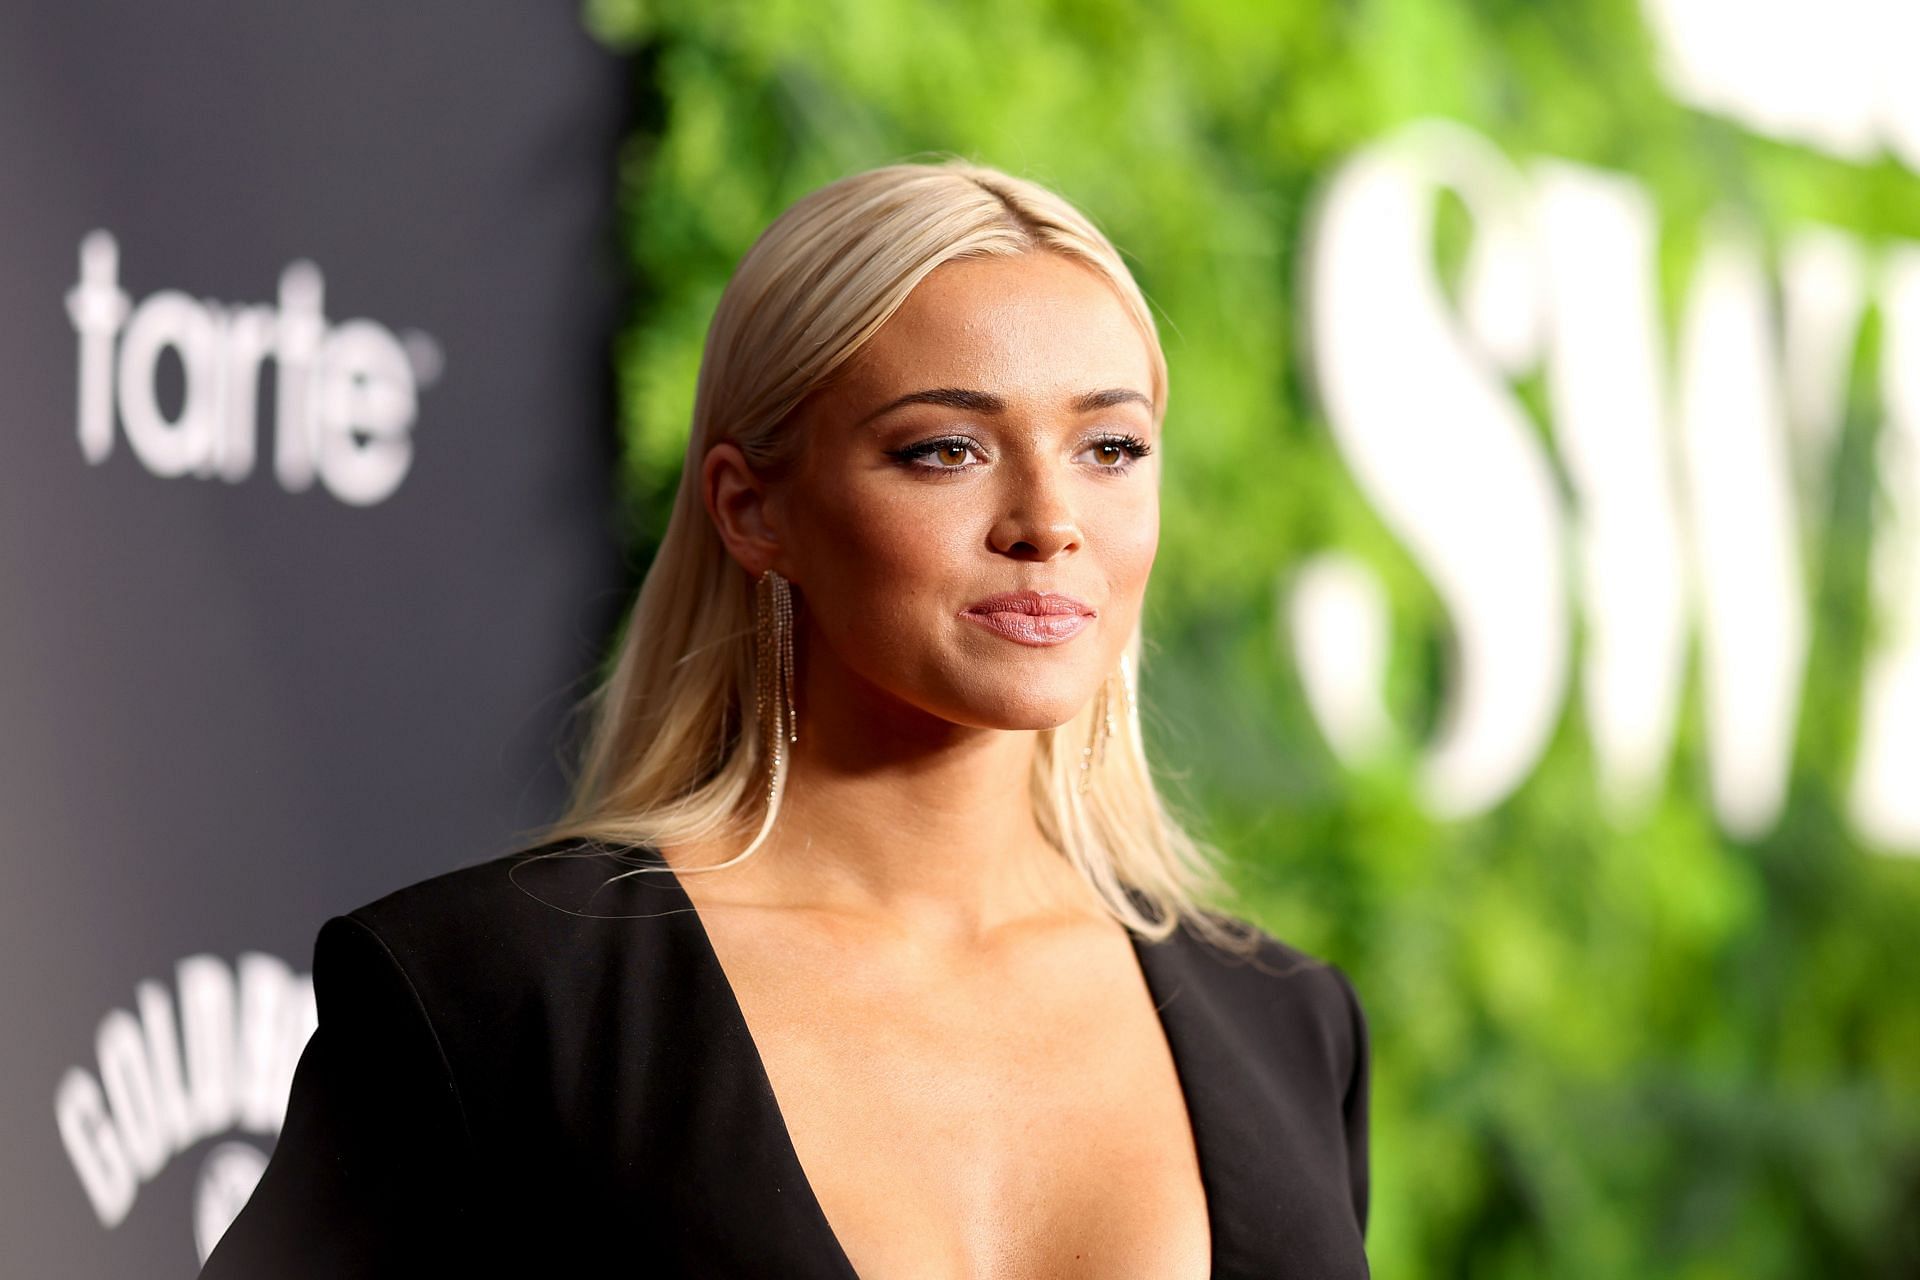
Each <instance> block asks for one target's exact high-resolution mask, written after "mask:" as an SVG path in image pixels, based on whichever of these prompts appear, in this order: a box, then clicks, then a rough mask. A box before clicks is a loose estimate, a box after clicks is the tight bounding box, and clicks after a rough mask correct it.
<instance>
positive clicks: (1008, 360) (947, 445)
mask: <svg viewBox="0 0 1920 1280" xmlns="http://www.w3.org/2000/svg"><path fill="white" fill-rule="evenodd" d="M1151 370H1152V366H1151V364H1150V362H1149V357H1148V349H1147V345H1146V339H1145V338H1144V337H1143V336H1142V335H1141V334H1140V332H1139V331H1138V330H1137V329H1136V328H1135V327H1134V325H1133V323H1132V322H1131V321H1130V320H1129V319H1128V316H1127V313H1126V311H1125V310H1124V309H1123V307H1122V306H1121V304H1120V301H1119V299H1118V297H1116V296H1115V294H1114V292H1113V290H1112V289H1111V288H1110V287H1109V286H1108V285H1107V284H1106V283H1105V282H1104V281H1103V280H1102V279H1101V278H1100V277H1099V276H1098V275H1096V274H1095V273H1094V272H1093V270H1092V269H1091V268H1088V267H1085V266H1082V265H1081V264H1079V263H1077V262H1074V261H1073V260H1071V259H1069V258H1065V257H1062V256H1060V255H1057V254H1051V253H1029V254H1024V255H1021V256H1018V257H1011V258H978V259H963V260H960V261H956V262H950V263H947V264H945V265H943V266H941V267H939V268H937V269H936V270H935V271H934V272H933V273H932V274H931V275H929V276H928V277H927V278H926V279H925V280H924V281H922V282H921V284H920V285H919V286H918V287H917V288H916V289H915V290H914V291H913V293H912V295H911V296H910V297H909V298H908V299H907V301H906V303H905V304H904V305H903V306H902V307H901V308H900V310H899V311H898V312H896V313H895V314H894V316H893V317H892V318H891V319H890V320H889V321H888V322H887V323H886V325H885V326H884V327H882V328H881V330H880V331H879V332H878V333H877V334H875V335H874V337H873V338H872V339H871V340H870V341H869V342H868V343H867V345H866V346H865V347H864V348H863V349H862V350H861V352H860V353H859V355H858V356H857V357H856V358H855V359H854V360H853V361H852V362H850V364H849V365H848V367H847V368H845V369H844V370H843V371H842V373H841V375H840V376H839V377H838V378H836V379H835V380H834V381H833V382H832V383H831V384H830V385H829V386H828V387H826V388H824V389H823V390H822V391H820V392H819V393H818V394H816V395H815V396H814V397H812V398H811V399H810V400H809V401H808V402H807V403H806V404H805V405H803V406H802V408H801V410H800V413H799V421H798V423H797V425H798V427H799V429H800V430H801V432H802V433H803V435H802V450H801V458H800V461H799V462H798V464H797V465H796V467H795V468H794V469H793V471H792V472H790V473H789V474H788V475H787V476H786V477H785V478H784V479H782V480H780V481H779V482H777V483H776V484H774V485H770V486H769V491H768V507H767V517H768V519H769V522H770V524H772V525H773V526H774V527H775V528H776V529H777V530H778V531H779V537H780V545H781V550H780V553H779V555H778V556H777V558H776V560H775V563H776V565H777V566H778V567H780V568H781V570H782V572H784V573H786V574H787V576H788V577H790V578H791V579H792V580H793V581H794V583H795V585H796V587H797V588H798V590H799V593H800V597H801V600H802V608H801V611H800V613H801V619H802V622H803V624H804V626H805V628H806V630H805V632H804V636H803V644H804V645H805V649H804V651H803V653H802V655H801V657H800V665H801V667H802V672H801V674H802V676H803V677H805V679H806V686H807V687H809V688H822V687H823V682H822V681H820V680H816V679H815V678H814V676H822V677H826V680H825V682H824V687H825V688H833V687H834V685H835V684H843V691H844V685H857V684H860V683H864V684H865V685H868V686H871V690H861V692H863V693H865V692H870V691H878V692H881V693H883V694H889V695H891V696H892V697H893V698H894V699H897V700H898V701H900V702H903V703H906V704H909V705H911V706H913V707H917V708H919V709H920V710H921V711H924V712H926V713H928V714H931V715H934V716H938V717H940V718H942V719H945V720H947V721H950V722H953V723H956V724H965V725H973V726H978V727H983V728H1002V729H1040V728H1048V727H1051V726H1054V725H1058V724H1062V723H1064V722H1065V721H1067V720H1068V719H1070V718H1071V717H1072V716H1073V715H1075V714H1076V713H1077V712H1078V711H1079V710H1080V709H1081V708H1082V707H1083V706H1085V704H1086V703H1087V700H1088V699H1089V698H1091V697H1092V696H1093V694H1094V692H1095V691H1096V690H1097V688H1098V687H1099V684H1100V682H1101V680H1102V679H1103V678H1104V677H1106V676H1107V675H1108V674H1109V673H1110V672H1113V671H1115V670H1116V669H1117V667H1118V664H1119V659H1120V655H1121V653H1122V652H1123V650H1124V648H1125V645H1126V641H1127V638H1128V636H1129V635H1130V634H1131V633H1132V631H1133V629H1134V625H1135V623H1136V621H1137V620H1138V618H1139V614H1140V607H1141V599H1142V596H1143V595H1144V593H1145V591H1146V586H1147V575H1148V572H1149V571H1150V570H1151V568H1152V567H1153V557H1154V552H1155V550H1156V548H1157V546H1158V544H1159V537H1160V498H1159V479H1160V459H1159V454H1158V452H1157V450H1158V448H1159V430H1158V428H1157V427H1156V426H1155V422H1154V420H1155V414H1154V406H1153V404H1152V401H1151V396H1152V393H1153V392H1152V387H1153V382H1152V371H1151ZM1022 592H1027V593H1044V594H1047V595H1054V596H1059V597H1065V599H1057V600H1052V601H1045V602H1042V607H1043V608H1048V609H1052V610H1060V609H1065V610H1068V611H1070V612H1069V613H1068V614H1064V615H1063V614H1059V613H1051V614H1049V615H1048V616H1045V617H1040V618H1036V617H1034V616H1032V615H1031V614H1028V613H1022V612H1020V611H1019V610H1020V607H1021V606H1019V605H1018V604H1012V603H1008V602H1005V601H1002V602H1000V604H999V606H998V607H997V608H992V607H986V606H983V605H982V603H981V602H983V601H989V600H990V598H991V597H995V596H1001V595H1004V594H1007V593H1022ZM970 611H972V616H970ZM820 663H826V664H831V666H830V668H828V669H824V670H820V671H817V672H815V673H812V674H809V673H808V671H807V670H806V668H808V667H809V666H811V665H814V664H820ZM835 677H852V679H851V681H845V682H844V683H843V681H840V680H836V679H835ZM802 715H803V716H804V715H805V712H804V711H802Z"/></svg>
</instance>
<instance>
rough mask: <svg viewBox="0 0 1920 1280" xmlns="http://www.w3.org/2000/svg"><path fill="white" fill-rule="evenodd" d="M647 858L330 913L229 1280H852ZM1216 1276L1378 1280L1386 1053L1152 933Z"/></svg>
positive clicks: (665, 886)
mask: <svg viewBox="0 0 1920 1280" xmlns="http://www.w3.org/2000/svg"><path fill="white" fill-rule="evenodd" d="M642 863H645V864H648V865H652V866H658V867H664V866H665V865H666V864H665V862H664V861H663V860H662V859H660V857H659V855H658V854H657V853H655V852H654V851H653V850H651V849H649V848H633V847H630V848H627V849H625V850H623V851H620V852H619V853H617V854H615V853H607V852H593V851H586V850H583V849H582V848H581V847H580V846H577V845H554V846H549V847H548V848H547V849H545V850H539V851H534V852H533V853H526V854H514V855H508V856H506V857H502V858H497V859H495V860H493V861H491V862H486V863H482V864H481V865H479V866H473V867H468V868H465V869H463V870H459V871H454V872H451V873H449V874H447V875H443V876H439V877H436V878H434V879H431V880H427V881H424V882H422V883H420V884H416V885H413V886H411V887H409V888H406V889H402V890H400V891H399V892H397V893H394V894H391V895H389V896H388V897H385V898H382V899H380V900H379V901H377V902H374V903H372V904H370V905H368V906H365V907H361V908H360V909H359V910H357V911H354V912H351V913H349V914H347V915H345V916H337V917H335V918H333V919H331V920H328V921H327V922H326V924H325V925H324V926H323V927H322V928H321V930H320V934H319V938H318V940H317V942H316V944H315V947H314V958H313V977H314V985H315V990H316V994H317V996H318V999H319V1008H320V1024H319V1029H318V1030H317V1031H316V1032H315V1033H314V1036H313V1039H312V1040H311V1041H309V1042H308V1045H307V1048H306V1051H305V1052H304V1053H303V1054H302V1056H301V1058H300V1063H299V1067H298V1069H297V1070H296V1072H295V1074H294V1078H293V1090H292V1094H291V1097H290V1099H289V1103H288V1109H287V1119H286V1125H285V1127H284V1129H283V1130H282V1131H281V1134H280V1140H279V1144H278V1146H277V1147H276V1148H275V1150H274V1153H273V1157H272V1159H271V1160H270V1161H269V1163H268V1165H267V1170H266V1173H265V1175H264V1177H263V1178H262V1179H261V1182H260V1185H259V1187H258V1189H256V1190H255V1192H254V1194H253V1198H252V1199H251V1200H250V1201H249V1202H248V1203H247V1206H246V1208H245V1209H244V1210H243V1211H242V1212H241V1214H240V1216H239V1217H238V1218H237V1219H235V1221H234V1223H233V1226H232V1227H231V1228H229V1229H228V1231H227V1233H226V1235H225V1236H224V1237H223V1238H222V1239H221V1241H220V1244H219V1247H218V1248H216V1249H215V1250H214V1252H213V1255H212V1257H211V1258H210V1259H209V1260H208V1262H207V1265H206V1268H205V1270H204V1271H202V1272H201V1276H202V1280H262V1278H265V1280H282V1278H285V1280H296V1278H305V1277H313V1278H314V1280H320V1278H321V1277H325V1278H326V1280H347V1278H349V1277H362V1276H407V1277H416V1276H438V1275H459V1276H471V1275H476V1274H478V1275H488V1276H490V1275H518V1276H527V1277H532V1276H539V1277H547V1276H569V1275H595V1276H597V1275H620V1276H623V1277H632V1276H643V1277H644V1276H676V1277H677V1276H689V1277H729V1278H731V1277H779V1278H780V1280H814V1278H816V1277H817V1278H818V1280H855V1277H854V1271H853V1267H852V1265H851V1264H850V1263H849V1262H848V1260H847V1257H846V1254H845V1253H844V1251H843V1250H842V1249H841V1247H840V1245H839V1243H838V1241H837V1240H836V1239H835V1237H834V1235H833V1232H832V1230H831V1229H830V1227H829V1226H828V1223H827V1219H826V1216H825V1214H824V1213H823V1212H822V1210H821V1208H820V1205H819V1203H818V1201H816V1200H815V1199H814V1197H813V1193H812V1192H811V1190H810V1189H809V1187H808V1184H807V1180H806V1177H805V1175H804V1174H803V1172H802V1170H801V1167H800V1162H799V1158H798V1157H797V1156H796V1155H795V1153H794V1150H793V1146H792V1143H791V1141H790V1139H789V1137H788V1135H787V1129H786V1125H785V1122H784V1121H783V1120H782V1118H781V1115H780V1111H779V1108H778V1106H777V1104H776V1102H775V1099H774V1095H773V1089H772V1086H771V1085H770V1084H769V1082H768V1079H767V1076H766V1072H765V1070H764V1069H763V1067H762V1065H761V1061H760V1057H759V1054H758V1052H757V1051H756V1050H755V1048H754V1045H753V1041H752V1039H751V1037H750V1036H749V1034H748V1031H747V1026H746V1021H745V1019H744V1017H743V1016H742V1014H741V1012H740V1007H739V1005H738V1004H737V1003H736V1002H735V1000H734V996H733V992H732V989H731V988H730V987H729V986H728V984H727V979H726V975H725V973H724V971H723V970H722V969H721V967H720V963H719V961H718V959H717V958H716V957H715V955H714V952H713V949H712V947H711V945H710V944H709V942H708V940H707V935H706V931H705V929H704V928H703V927H702V925H701V924H700V920H699V915H698V913H697V912H695V911H694V909H693V905H692V903H691V901H690V900H689V899H688V897H687V895H686V893H685V891H684V890H683V889H682V888H681V887H680V885H679V882H678V881H677V880H676V879H675V878H674V877H673V875H672V873H671V872H670V871H654V872H647V873H643V874H641V875H635V876H628V877H626V878H625V879H621V880H617V881H613V882H612V883H607V882H608V878H609V877H610V876H611V875H612V874H614V873H615V872H618V871H621V870H625V869H626V868H628V867H630V866H634V865H639V864H642ZM1134 949H1135V953H1136V955H1137V956H1138V958H1139V961H1140V965H1141V970H1142V973H1143V975H1144V977H1145V979H1146V982H1147V986H1148V990H1149V991H1150V992H1151V993H1152V995H1153V998H1154V1003H1155V1005H1156V1006H1157V1007H1158V1012H1159V1015H1160V1018H1161V1025H1162V1027H1163V1028H1164V1030H1165V1032H1166V1035H1167V1041H1168V1044H1169V1046H1170V1047H1171V1049H1172V1051H1173V1057H1174V1063H1175V1066H1176V1067H1177V1069H1178V1074H1179V1078H1180V1083H1181V1087H1182V1089H1183V1091H1184V1093H1185V1095H1186V1101H1187V1110H1188V1115H1189V1118H1190V1119H1191V1121H1192V1125H1193V1131H1194V1141H1195V1145H1196V1147H1197V1150H1198V1154H1199V1159H1200V1167H1201V1178H1202V1184H1203V1186H1204V1189H1205V1192H1206V1199H1207V1209H1208V1212H1209V1214H1210V1216H1211V1219H1212V1237H1213V1275H1214V1276H1215V1277H1217V1278H1218V1280H1272V1278H1274V1277H1282V1276H1302V1277H1312V1278H1313V1280H1341V1278H1344V1277H1357V1276H1365V1275H1367V1261H1366V1255H1365V1252H1364V1250H1363V1248H1362V1236H1363V1233H1364V1231H1365V1227H1366V1217H1367V1093H1368V1078H1369V1077H1368V1047H1367V1046H1368V1041H1367V1029H1366V1022H1365V1020H1364V1017H1363V1015H1362V1013H1361V1008H1360V1004H1359V1001H1358V1000H1357V998H1356V997H1355V995H1354V992H1353V988H1352V986H1351V985H1350V984H1349V983H1348V981H1347V979H1346V976H1345V975H1344V974H1343V973H1341V971H1340V970H1339V969H1337V968H1335V967H1334V966H1332V965H1329V964H1325V963H1322V962H1321V961H1318V960H1315V959H1313V958H1311V957H1309V956H1307V955H1305V954H1303V953H1301V952H1299V951H1296V950H1294V949H1292V948H1291V947H1288V946H1286V945H1284V944H1283V943H1280V942H1278V941H1276V940H1274V939H1272V938H1271V937H1268V936H1266V935H1262V943H1261V951H1260V953H1259V955H1258V957H1257V960H1256V961H1254V962H1251V963H1249V962H1246V961H1240V960H1234V959H1231V958H1228V957H1226V956H1223V955H1222V954H1221V953H1219V952H1218V951H1216V950H1215V949H1213V948H1211V947H1209V946H1208V945H1207V944H1205V943H1203V942H1202V941H1200V940H1199V939H1198V938H1197V937H1195V936H1193V935H1192V934H1190V933H1189V932H1187V931H1185V930H1182V931H1181V932H1178V933H1176V934H1175V935H1174V936H1173V937H1172V938H1171V939H1169V940H1168V941H1166V942H1164V943H1144V942H1142V941H1140V940H1139V939H1138V938H1135V939H1134Z"/></svg>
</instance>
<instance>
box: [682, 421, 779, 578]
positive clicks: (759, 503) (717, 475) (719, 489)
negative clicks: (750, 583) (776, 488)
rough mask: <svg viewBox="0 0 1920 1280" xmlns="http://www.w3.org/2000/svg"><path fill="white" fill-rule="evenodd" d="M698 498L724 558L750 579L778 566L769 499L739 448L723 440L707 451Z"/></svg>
mask: <svg viewBox="0 0 1920 1280" xmlns="http://www.w3.org/2000/svg"><path fill="white" fill-rule="evenodd" d="M700 496H701V498H702V499H703V500H704V501H705V503H706V507H707V515H708V516H709V517H710V518H711V519H712V520H713V527H714V529H715V530H716V531H718V532H719V534H720V541H721V542H723V543H725V544H726V548H727V554H729V555H731V556H732V557H733V558H734V561H735V562H736V563H738V564H739V565H740V567H741V568H743V569H745V570H746V571H747V573H748V574H749V575H750V576H752V577H755V578H758V577H759V576H760V575H761V574H762V573H765V572H766V571H767V570H768V569H772V568H780V567H781V565H782V564H783V563H784V560H785V557H784V556H783V555H782V552H783V550H784V548H783V546H782V542H781V536H780V529H779V525H778V521H777V519H776V512H775V510H774V508H775V506H776V505H777V504H776V503H775V501H774V495H773V493H772V491H771V489H770V488H769V486H768V484H767V482H766V481H765V480H763V479H762V478H761V477H760V476H758V475H756V474H754V470H753V468H752V467H751V466H749V465H748V464H747V456H746V454H744V453H742V452H741V451H740V446H739V445H737V444H735V443H734V442H733V441H731V440H723V441H721V442H720V443H719V444H716V445H714V446H713V447H712V448H711V449H708V450H707V456H706V457H705V458H704V459H702V460H701V464H700Z"/></svg>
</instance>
